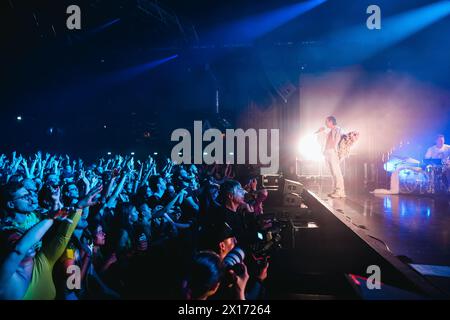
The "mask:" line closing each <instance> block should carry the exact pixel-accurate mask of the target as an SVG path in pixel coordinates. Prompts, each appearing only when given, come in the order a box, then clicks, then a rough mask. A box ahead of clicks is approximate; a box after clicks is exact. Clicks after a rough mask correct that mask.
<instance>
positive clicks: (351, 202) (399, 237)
mask: <svg viewBox="0 0 450 320" xmlns="http://www.w3.org/2000/svg"><path fill="white" fill-rule="evenodd" d="M300 181H301V182H302V183H303V184H305V186H306V187H307V188H308V190H309V191H311V192H313V193H314V194H316V195H317V196H318V198H320V199H321V200H322V201H323V202H324V203H326V204H327V205H328V206H329V207H331V208H333V209H334V212H335V214H337V215H341V217H343V218H344V219H345V220H346V221H347V222H349V223H350V224H351V225H353V226H354V227H355V228H357V229H359V230H360V231H362V232H364V233H365V234H367V235H368V236H369V237H370V238H373V239H375V240H377V241H378V242H380V243H381V244H383V245H385V246H386V249H387V250H388V251H390V252H392V253H393V254H394V255H395V256H397V257H399V258H400V259H401V260H402V261H403V262H406V263H409V264H410V265H411V264H413V267H414V268H415V269H416V270H418V271H420V273H421V274H423V275H427V278H428V279H429V280H430V281H431V282H433V283H434V284H435V285H436V286H438V287H439V288H441V289H443V290H444V291H446V292H450V198H449V197H448V196H447V197H446V196H436V197H431V196H415V195H373V194H371V193H369V192H368V191H366V190H364V189H363V188H359V189H358V188H353V189H350V190H347V198H345V199H332V198H329V197H328V196H327V194H328V193H329V192H330V191H331V190H330V187H329V186H330V183H329V181H324V180H317V179H306V180H305V179H300ZM437 275H439V276H437Z"/></svg>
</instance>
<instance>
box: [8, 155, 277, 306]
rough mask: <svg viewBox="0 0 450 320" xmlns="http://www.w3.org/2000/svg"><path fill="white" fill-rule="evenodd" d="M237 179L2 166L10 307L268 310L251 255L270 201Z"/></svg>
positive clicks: (194, 172)
mask: <svg viewBox="0 0 450 320" xmlns="http://www.w3.org/2000/svg"><path fill="white" fill-rule="evenodd" d="M236 171H237V169H236V167H235V166H232V165H226V164H213V165H193V164H190V165H183V164H181V165H180V164H175V163H173V162H172V161H171V160H170V159H166V160H163V159H154V158H152V157H151V156H148V157H146V158H144V159H140V160H138V159H136V158H134V156H121V155H112V156H108V157H107V158H106V159H105V158H101V159H98V160H96V161H94V162H92V163H85V162H84V161H83V160H81V159H78V158H71V157H70V156H68V155H59V154H58V155H56V154H49V153H42V152H37V153H36V154H33V155H21V154H18V153H16V152H13V153H12V154H8V155H5V154H1V155H0V209H1V214H0V299H2V300H13V299H14V300H38V299H39V300H41V299H45V300H53V299H59V300H92V299H192V300H194V299H195V300H203V299H261V298H264V297H265V295H266V292H265V287H264V282H265V280H266V278H267V276H268V269H269V263H268V262H267V261H266V262H265V263H263V264H262V265H261V264H258V266H257V267H252V266H251V265H250V264H251V261H249V260H248V259H251V254H249V252H248V249H247V248H248V243H249V239H248V235H249V234H250V232H249V228H250V226H251V225H253V224H254V222H255V221H256V219H257V218H258V216H259V215H261V214H262V213H263V209H264V208H263V205H264V201H265V199H266V198H267V191H266V190H264V189H261V188H260V187H259V186H258V183H257V179H256V177H255V176H253V175H252V174H250V173H247V174H244V175H242V174H240V175H238V174H237V172H236ZM230 255H231V258H230ZM244 256H246V257H245V258H244Z"/></svg>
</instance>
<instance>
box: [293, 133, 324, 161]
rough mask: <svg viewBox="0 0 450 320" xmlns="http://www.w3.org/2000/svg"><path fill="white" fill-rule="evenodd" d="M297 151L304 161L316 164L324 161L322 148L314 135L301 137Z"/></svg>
mask: <svg viewBox="0 0 450 320" xmlns="http://www.w3.org/2000/svg"><path fill="white" fill-rule="evenodd" d="M298 151H299V153H300V155H301V156H302V158H303V159H304V160H307V161H318V162H322V161H323V160H324V159H323V153H322V148H321V146H320V144H319V142H318V141H317V137H316V135H315V134H308V135H305V136H303V137H302V138H301V139H300V141H299V144H298Z"/></svg>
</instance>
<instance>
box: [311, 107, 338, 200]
mask: <svg viewBox="0 0 450 320" xmlns="http://www.w3.org/2000/svg"><path fill="white" fill-rule="evenodd" d="M325 125H326V127H327V128H328V129H329V131H328V133H327V136H326V140H325V146H324V152H323V153H324V156H325V161H326V163H327V165H328V168H329V169H330V173H331V176H332V177H333V192H332V193H330V194H329V196H330V197H332V198H345V187H344V177H343V176H342V171H341V166H340V160H339V155H338V146H339V141H340V140H341V137H342V130H341V128H340V127H338V126H337V121H336V118H335V117H333V116H329V117H327V118H326V120H325ZM325 130H326V128H324V127H322V128H320V129H319V130H317V131H316V133H324V134H325Z"/></svg>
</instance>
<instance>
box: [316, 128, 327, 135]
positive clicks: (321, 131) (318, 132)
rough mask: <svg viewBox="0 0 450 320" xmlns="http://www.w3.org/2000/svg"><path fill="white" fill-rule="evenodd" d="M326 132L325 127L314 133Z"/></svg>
mask: <svg viewBox="0 0 450 320" xmlns="http://www.w3.org/2000/svg"><path fill="white" fill-rule="evenodd" d="M324 130H325V128H324V127H321V128H320V129H319V130H317V131H316V132H314V134H318V133H320V132H322V131H324Z"/></svg>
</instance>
